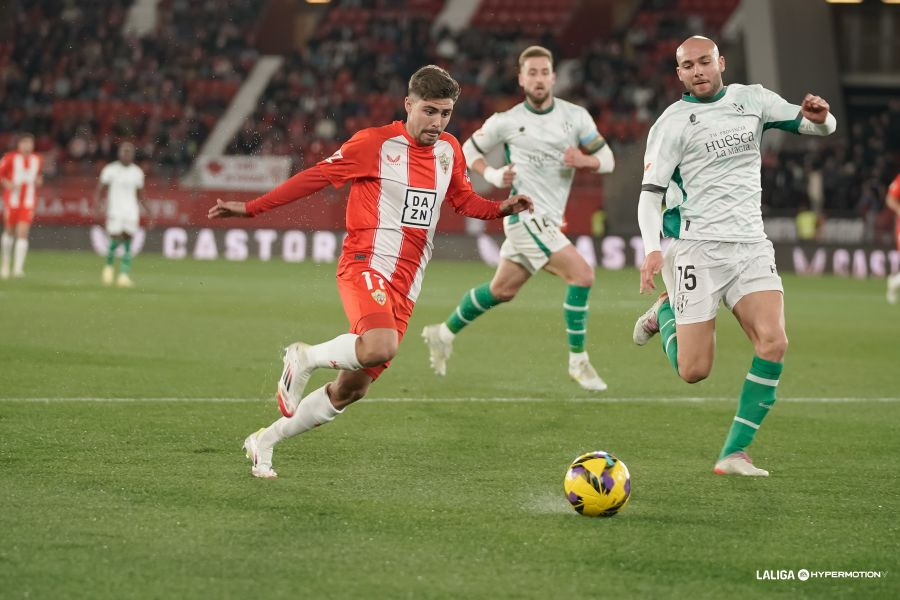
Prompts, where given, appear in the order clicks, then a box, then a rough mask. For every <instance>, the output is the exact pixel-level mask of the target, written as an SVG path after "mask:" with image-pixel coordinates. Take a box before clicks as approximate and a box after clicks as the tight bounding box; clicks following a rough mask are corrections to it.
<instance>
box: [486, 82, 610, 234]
mask: <svg viewBox="0 0 900 600" xmlns="http://www.w3.org/2000/svg"><path fill="white" fill-rule="evenodd" d="M472 143H473V144H474V145H475V148H476V149H477V150H478V151H479V152H481V153H482V154H487V153H488V152H490V151H491V150H493V149H494V148H495V147H497V146H499V145H500V144H503V146H504V149H505V151H506V163H507V164H509V163H514V164H515V171H516V178H515V181H514V182H513V186H512V193H513V194H525V195H527V196H529V197H531V199H532V200H533V201H534V212H535V214H536V215H541V216H543V217H547V218H548V219H549V220H550V221H551V222H552V223H553V224H555V225H556V226H557V227H558V226H559V225H560V224H561V223H562V220H563V213H564V212H565V209H566V202H567V201H568V199H569V190H570V189H571V187H572V179H573V178H574V176H575V169H574V168H572V167H567V166H565V164H563V153H564V152H565V151H566V148H569V147H571V146H574V147H575V148H578V147H579V146H580V147H582V148H585V149H587V150H588V151H590V152H591V153H592V154H593V153H594V152H597V151H599V150H600V149H601V148H603V147H604V146H605V145H606V141H605V140H604V139H603V137H602V136H601V135H600V133H599V132H598V131H597V126H596V125H595V124H594V120H593V119H592V118H591V115H590V114H589V113H588V111H587V110H585V109H584V108H582V107H581V106H578V105H577V104H572V103H571V102H567V101H565V100H561V99H559V98H554V99H553V104H552V105H551V106H550V108H547V109H545V110H537V109H535V108H534V107H532V106H531V105H530V104H528V102H527V101H526V102H521V103H519V104H517V105H515V106H514V107H512V108H511V109H509V110H508V111H506V112H502V113H494V114H493V115H492V116H491V117H490V118H489V119H488V120H487V121H485V122H484V125H482V126H481V129H479V130H478V131H476V132H475V133H474V134H473V135H472Z"/></svg>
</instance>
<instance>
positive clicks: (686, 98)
mask: <svg viewBox="0 0 900 600" xmlns="http://www.w3.org/2000/svg"><path fill="white" fill-rule="evenodd" d="M727 90H728V86H727V85H725V86H722V89H721V90H719V92H718V93H717V94H716V95H715V96H712V97H711V98H698V97H697V96H692V95H691V94H689V93H687V92H685V93H683V94H682V95H681V99H682V100H684V101H685V102H695V103H698V104H710V103H712V102H715V101H717V100H721V99H722V96H724V95H725V92H726V91H727Z"/></svg>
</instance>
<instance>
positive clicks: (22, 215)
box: [3, 206, 34, 227]
mask: <svg viewBox="0 0 900 600" xmlns="http://www.w3.org/2000/svg"><path fill="white" fill-rule="evenodd" d="M32 221H34V208H25V207H24V206H19V207H18V208H9V207H6V210H5V211H3V224H4V225H6V226H7V227H11V226H13V225H18V224H19V223H28V224H29V225H31V222H32Z"/></svg>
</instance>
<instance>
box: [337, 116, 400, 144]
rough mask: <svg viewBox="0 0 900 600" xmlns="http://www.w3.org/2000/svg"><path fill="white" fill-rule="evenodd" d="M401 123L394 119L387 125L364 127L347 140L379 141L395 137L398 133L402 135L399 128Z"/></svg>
mask: <svg viewBox="0 0 900 600" xmlns="http://www.w3.org/2000/svg"><path fill="white" fill-rule="evenodd" d="M402 125H403V124H402V123H401V122H400V121H394V122H393V123H390V124H388V125H380V126H377V127H366V128H364V129H360V130H359V131H357V132H356V133H354V134H353V135H352V136H351V137H350V140H348V141H356V142H367V143H381V142H384V141H385V140H389V139H391V138H395V137H397V136H398V135H403V132H402V130H401V127H402Z"/></svg>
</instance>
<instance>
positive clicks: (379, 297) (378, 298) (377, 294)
mask: <svg viewBox="0 0 900 600" xmlns="http://www.w3.org/2000/svg"><path fill="white" fill-rule="evenodd" d="M372 298H373V299H374V300H375V302H377V303H378V304H380V305H381V306H384V303H385V302H387V294H386V293H384V290H375V291H374V292H372Z"/></svg>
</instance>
